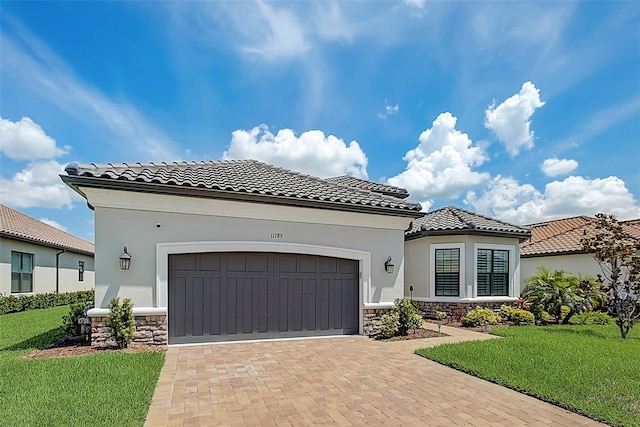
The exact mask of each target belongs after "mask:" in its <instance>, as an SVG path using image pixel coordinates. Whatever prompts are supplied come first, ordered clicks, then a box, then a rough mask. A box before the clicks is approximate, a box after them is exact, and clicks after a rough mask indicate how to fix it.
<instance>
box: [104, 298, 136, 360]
mask: <svg viewBox="0 0 640 427" xmlns="http://www.w3.org/2000/svg"><path fill="white" fill-rule="evenodd" d="M109 310H110V313H109V314H107V327H108V328H109V336H110V337H111V338H113V339H114V340H115V342H116V344H118V347H119V348H127V346H128V345H129V343H130V342H131V340H132V339H133V334H134V333H135V331H136V320H135V317H134V316H133V304H131V300H130V299H129V298H125V299H123V300H122V305H120V298H112V299H111V301H109Z"/></svg>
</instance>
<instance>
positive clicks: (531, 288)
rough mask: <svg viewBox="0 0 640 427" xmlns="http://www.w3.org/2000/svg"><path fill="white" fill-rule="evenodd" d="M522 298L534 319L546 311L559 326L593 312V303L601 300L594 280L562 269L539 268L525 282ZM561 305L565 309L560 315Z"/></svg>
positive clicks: (600, 294) (598, 288)
mask: <svg viewBox="0 0 640 427" xmlns="http://www.w3.org/2000/svg"><path fill="white" fill-rule="evenodd" d="M525 283H526V286H525V288H524V290H523V291H522V297H523V298H526V299H527V301H529V303H530V304H531V308H530V311H531V312H533V313H534V315H535V317H536V318H537V319H541V318H542V312H543V311H546V312H548V313H549V314H550V315H552V316H553V317H554V319H555V320H556V321H557V322H558V323H568V322H569V319H571V316H573V315H574V314H575V313H582V312H585V311H591V310H593V301H594V300H599V299H600V298H602V292H601V291H600V287H599V286H598V285H597V283H596V282H595V279H593V278H591V277H588V278H583V277H581V276H576V275H574V274H571V273H568V272H566V271H564V270H554V269H548V268H546V267H539V268H538V271H537V273H536V274H534V275H533V276H531V277H529V278H528V279H527V280H526V282H525ZM563 306H564V307H566V308H565V309H564V312H563Z"/></svg>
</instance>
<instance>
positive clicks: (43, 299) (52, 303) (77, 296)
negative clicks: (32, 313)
mask: <svg viewBox="0 0 640 427" xmlns="http://www.w3.org/2000/svg"><path fill="white" fill-rule="evenodd" d="M94 298H95V294H94V291H93V289H92V290H88V291H78V292H65V293H59V294H56V293H55V292H50V293H45V294H34V295H7V296H3V295H0V314H9V313H17V312H20V311H26V310H34V309H39V308H51V307H57V306H60V305H69V304H75V303H83V304H85V305H86V304H91V303H93V300H94Z"/></svg>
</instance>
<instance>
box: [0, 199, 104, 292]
mask: <svg viewBox="0 0 640 427" xmlns="http://www.w3.org/2000/svg"><path fill="white" fill-rule="evenodd" d="M93 257H94V246H93V244H92V243H91V242H88V241H86V240H83V239H80V238H78V237H76V236H73V235H71V234H69V233H67V232H64V231H62V230H59V229H57V228H55V227H52V226H50V225H48V224H45V223H44V222H42V221H38V220H37V219H34V218H31V217H30V216H27V215H25V214H23V213H21V212H18V211H16V210H14V209H11V208H9V207H7V206H4V205H0V294H1V295H24V294H35V293H46V292H74V291H82V290H89V289H93V285H94V262H93Z"/></svg>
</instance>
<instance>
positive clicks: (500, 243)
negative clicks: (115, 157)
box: [61, 160, 529, 346]
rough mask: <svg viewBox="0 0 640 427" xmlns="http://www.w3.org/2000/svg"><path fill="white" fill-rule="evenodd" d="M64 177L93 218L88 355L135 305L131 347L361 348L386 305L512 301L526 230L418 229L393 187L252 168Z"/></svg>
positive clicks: (132, 167) (250, 163) (450, 218)
mask: <svg viewBox="0 0 640 427" xmlns="http://www.w3.org/2000/svg"><path fill="white" fill-rule="evenodd" d="M65 171H66V174H64V175H61V178H62V180H63V181H64V182H65V183H67V184H68V185H69V186H70V187H71V188H73V189H74V190H75V191H76V192H78V193H79V194H80V195H81V196H82V197H84V198H85V199H87V202H88V205H89V207H90V208H91V209H93V210H94V212H95V237H96V266H97V270H96V286H95V290H96V301H95V303H96V308H94V309H92V310H90V311H89V316H90V317H91V318H92V325H93V331H94V332H93V334H92V341H93V344H94V345H97V346H103V345H106V340H107V330H106V328H105V321H106V318H105V316H106V315H107V313H108V304H109V301H110V300H111V299H112V298H114V297H121V298H130V299H131V300H132V302H133V304H134V307H133V311H134V314H135V316H136V323H137V327H138V328H137V332H136V336H135V338H134V339H135V341H137V342H139V343H144V344H151V345H167V344H182V343H198V342H212V341H234V340H248V339H264V338H279V337H305V336H318V335H336V334H367V335H371V334H374V333H376V332H377V328H378V326H379V322H380V318H381V316H382V315H383V314H384V313H386V312H388V310H389V309H390V308H391V307H392V305H393V302H394V300H395V299H396V298H402V297H405V296H406V297H410V296H411V297H413V299H414V301H416V302H417V303H418V304H422V305H423V308H424V309H427V308H428V306H429V304H430V303H464V304H466V306H467V307H471V308H472V306H471V305H470V303H474V304H475V303H482V304H483V305H491V304H493V305H499V304H500V303H503V302H510V301H514V300H515V299H516V298H517V296H518V295H519V283H520V280H519V274H520V270H519V241H520V240H521V239H524V238H527V237H528V236H529V231H528V230H527V229H523V228H520V227H517V226H513V225H511V224H507V223H504V222H501V221H497V220H494V219H491V218H487V217H483V216H480V215H476V214H473V213H471V212H467V211H464V210H462V209H457V208H453V207H449V208H445V209H441V210H438V211H434V212H432V213H428V214H427V215H426V216H425V213H424V212H421V206H420V204H419V203H413V202H409V201H407V200H406V199H407V198H408V196H409V194H408V193H407V191H406V190H404V189H401V188H398V187H394V186H390V185H385V184H379V183H373V182H370V181H367V180H362V179H358V178H353V177H348V176H341V177H335V178H328V179H322V178H317V177H313V176H309V175H304V174H301V173H297V172H293V171H290V170H287V169H283V168H280V167H276V166H272V165H268V164H265V163H261V162H258V161H255V160H235V161H207V162H173V163H148V164H141V163H135V164H106V165H96V164H85V165H80V164H77V163H72V164H69V165H67V167H66V169H65ZM405 240H406V241H405ZM410 287H412V288H411V289H413V291H411V290H410Z"/></svg>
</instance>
